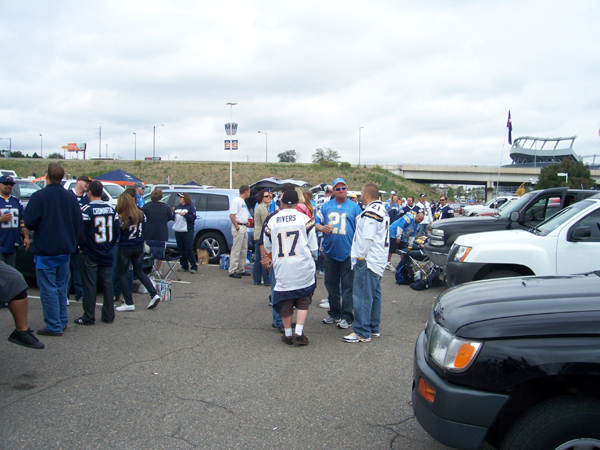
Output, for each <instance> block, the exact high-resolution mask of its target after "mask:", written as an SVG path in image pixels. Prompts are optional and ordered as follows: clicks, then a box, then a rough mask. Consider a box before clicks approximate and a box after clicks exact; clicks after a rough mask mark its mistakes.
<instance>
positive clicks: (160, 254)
mask: <svg viewBox="0 0 600 450" xmlns="http://www.w3.org/2000/svg"><path fill="white" fill-rule="evenodd" d="M146 244H148V247H150V253H152V256H153V257H154V266H152V273H151V275H154V276H156V277H157V278H158V279H159V280H161V281H163V280H166V279H167V278H169V275H170V274H173V276H175V278H177V281H181V278H179V277H178V276H177V273H176V272H175V265H176V264H177V263H178V262H179V256H173V255H172V254H171V252H170V250H169V249H167V243H166V242H164V241H146ZM159 263H164V264H166V265H167V267H168V268H169V270H168V271H167V273H166V274H164V275H163V273H162V272H163V269H162V268H163V267H164V266H163V264H161V268H160V270H159V269H158V265H159Z"/></svg>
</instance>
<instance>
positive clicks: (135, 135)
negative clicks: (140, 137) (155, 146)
mask: <svg viewBox="0 0 600 450" xmlns="http://www.w3.org/2000/svg"><path fill="white" fill-rule="evenodd" d="M133 159H134V161H135V160H137V134H135V133H133Z"/></svg>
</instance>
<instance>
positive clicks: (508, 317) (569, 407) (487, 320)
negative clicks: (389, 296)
mask: <svg viewBox="0 0 600 450" xmlns="http://www.w3.org/2000/svg"><path fill="white" fill-rule="evenodd" d="M412 403H413V410H414V413H415V416H416V417H417V420H418V421H419V423H420V424H421V426H422V427H423V428H424V429H425V430H426V431H427V432H428V433H429V434H430V435H431V436H433V437H434V438H435V439H437V440H438V441H440V442H441V443H443V444H445V445H448V446H451V447H455V448H459V449H473V450H476V449H479V448H480V447H481V445H482V444H483V442H484V441H486V442H488V443H489V444H490V445H492V446H495V447H499V448H500V449H502V450H509V449H510V450H516V449H519V450H546V449H552V450H567V449H571V450H574V449H589V450H593V449H599V448H600V272H595V273H589V274H585V275H574V276H569V277H521V278H506V279H501V280H489V281H478V282H474V283H467V284H464V285H461V286H459V287H457V288H453V289H449V290H447V291H445V292H444V293H442V294H441V295H440V296H439V297H438V299H437V300H436V301H435V303H434V305H433V308H432V311H431V314H430V317H429V320H428V322H427V324H426V326H425V330H424V331H423V332H422V333H421V334H420V335H419V337H418V339H417V343H416V345H415V354H414V379H413V387H412Z"/></svg>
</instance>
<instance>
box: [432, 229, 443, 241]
mask: <svg viewBox="0 0 600 450" xmlns="http://www.w3.org/2000/svg"><path fill="white" fill-rule="evenodd" d="M431 235H432V236H436V237H440V238H442V239H443V238H444V230H440V229H439V228H433V229H432V230H431Z"/></svg>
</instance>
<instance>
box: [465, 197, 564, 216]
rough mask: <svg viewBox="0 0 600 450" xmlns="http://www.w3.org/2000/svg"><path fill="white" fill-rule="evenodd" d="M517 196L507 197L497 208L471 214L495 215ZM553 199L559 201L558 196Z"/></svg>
mask: <svg viewBox="0 0 600 450" xmlns="http://www.w3.org/2000/svg"><path fill="white" fill-rule="evenodd" d="M518 198H519V197H511V198H510V199H508V201H506V202H504V203H503V204H502V205H500V206H499V207H498V208H487V209H484V210H482V211H475V214H473V216H475V217H491V216H495V215H496V214H500V211H502V210H503V209H504V208H506V207H507V206H508V205H510V202H513V201H515V200H517V199H518ZM555 200H556V201H558V202H559V203H560V198H556V199H555ZM551 201H552V199H551Z"/></svg>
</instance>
